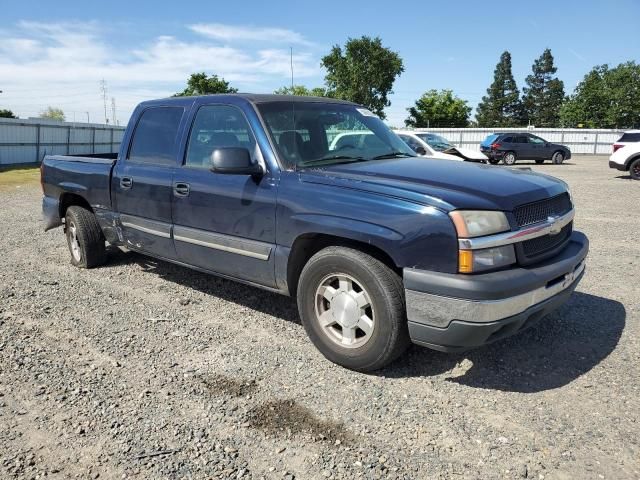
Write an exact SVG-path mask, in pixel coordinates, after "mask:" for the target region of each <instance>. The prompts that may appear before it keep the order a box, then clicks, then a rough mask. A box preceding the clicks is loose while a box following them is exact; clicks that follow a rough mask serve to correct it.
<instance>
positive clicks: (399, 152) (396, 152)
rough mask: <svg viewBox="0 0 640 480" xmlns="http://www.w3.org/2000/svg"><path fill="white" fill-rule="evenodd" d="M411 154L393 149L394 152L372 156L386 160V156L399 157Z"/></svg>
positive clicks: (373, 158)
mask: <svg viewBox="0 0 640 480" xmlns="http://www.w3.org/2000/svg"><path fill="white" fill-rule="evenodd" d="M411 156H413V155H409V154H407V153H405V152H401V151H393V152H387V153H383V154H382V155H376V156H375V157H372V158H371V160H384V159H385V158H398V157H411Z"/></svg>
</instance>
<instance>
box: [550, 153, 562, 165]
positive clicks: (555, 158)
mask: <svg viewBox="0 0 640 480" xmlns="http://www.w3.org/2000/svg"><path fill="white" fill-rule="evenodd" d="M551 161H552V162H553V163H554V164H555V165H560V164H561V163H562V162H564V153H562V152H555V153H554V154H553V156H552V157H551Z"/></svg>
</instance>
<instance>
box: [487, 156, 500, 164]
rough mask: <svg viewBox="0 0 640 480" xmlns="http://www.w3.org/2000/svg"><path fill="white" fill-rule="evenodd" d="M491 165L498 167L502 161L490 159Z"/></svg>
mask: <svg viewBox="0 0 640 480" xmlns="http://www.w3.org/2000/svg"><path fill="white" fill-rule="evenodd" d="M489 163H490V164H491V165H498V164H499V163H500V160H498V159H497V158H490V159H489Z"/></svg>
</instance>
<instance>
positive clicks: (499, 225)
mask: <svg viewBox="0 0 640 480" xmlns="http://www.w3.org/2000/svg"><path fill="white" fill-rule="evenodd" d="M449 216H450V217H451V220H453V224H454V225H455V227H456V231H457V232H458V237H459V238H473V237H482V236H483V235H491V234H492V233H500V232H506V231H507V230H510V227H509V222H508V221H507V216H506V215H505V214H504V212H498V211H494V210H456V211H453V212H451V213H450V214H449Z"/></svg>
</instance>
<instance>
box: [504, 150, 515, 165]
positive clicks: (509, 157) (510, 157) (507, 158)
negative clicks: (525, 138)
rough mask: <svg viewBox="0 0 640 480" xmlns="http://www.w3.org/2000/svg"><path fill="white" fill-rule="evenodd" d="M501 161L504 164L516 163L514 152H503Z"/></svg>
mask: <svg viewBox="0 0 640 480" xmlns="http://www.w3.org/2000/svg"><path fill="white" fill-rule="evenodd" d="M502 161H503V162H504V164H505V165H513V164H514V163H516V154H515V153H513V152H507V153H505V154H504V157H502Z"/></svg>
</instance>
